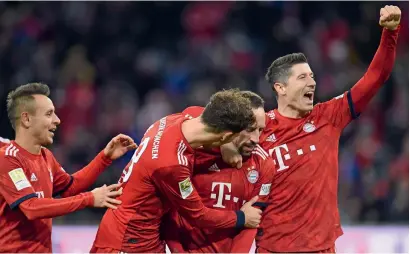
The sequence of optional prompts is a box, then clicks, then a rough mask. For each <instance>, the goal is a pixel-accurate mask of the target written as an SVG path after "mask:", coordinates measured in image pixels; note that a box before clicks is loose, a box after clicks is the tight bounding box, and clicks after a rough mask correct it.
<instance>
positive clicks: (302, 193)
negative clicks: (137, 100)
mask: <svg viewBox="0 0 410 254" xmlns="http://www.w3.org/2000/svg"><path fill="white" fill-rule="evenodd" d="M400 18H401V12H400V9H399V8H398V7H396V6H390V5H389V6H385V7H383V8H381V10H380V18H379V25H380V26H382V32H381V40H380V45H379V47H378V49H377V51H376V53H375V56H374V58H373V60H372V62H371V63H370V65H369V68H368V70H367V71H366V73H365V74H364V75H363V77H362V78H361V79H360V80H359V81H358V82H357V83H356V84H355V85H354V86H353V87H352V88H351V89H349V90H348V91H346V92H345V93H343V94H341V95H340V96H337V97H335V98H333V99H331V100H329V101H326V102H323V103H318V104H316V105H314V103H313V98H314V93H315V90H316V82H315V79H314V74H313V71H312V70H311V69H310V66H309V64H308V61H307V59H306V57H305V56H304V54H302V53H294V54H289V55H285V56H282V57H279V58H278V59H276V60H275V61H273V63H272V65H271V66H270V67H269V68H268V72H267V74H266V79H267V81H268V82H269V84H270V85H271V87H272V89H273V91H274V92H275V94H276V97H277V101H278V108H277V109H274V110H271V111H269V112H268V113H265V111H264V102H263V100H262V99H261V97H260V96H258V95H257V94H255V93H253V92H249V91H240V90H238V89H230V90H224V91H220V92H217V93H216V94H214V95H213V96H212V97H211V98H210V101H209V103H208V104H207V105H206V106H205V107H204V108H202V107H190V108H187V109H186V110H185V111H184V112H181V113H177V114H173V115H168V116H165V117H164V118H162V119H160V120H158V121H157V122H155V123H154V124H153V125H151V126H150V127H149V128H148V130H147V131H146V133H145V135H144V137H143V138H142V140H141V142H140V145H139V147H138V148H137V149H136V150H135V153H134V155H133V157H132V159H131V161H130V162H129V163H128V165H127V166H126V167H125V169H124V171H123V173H122V175H121V177H120V179H119V183H118V184H114V185H111V186H109V187H107V186H103V187H101V188H97V189H95V190H93V191H92V192H84V190H86V189H87V188H88V187H89V186H90V185H91V184H92V183H93V182H94V181H95V179H96V178H97V177H98V175H99V174H100V173H101V172H102V170H103V169H104V168H105V167H107V166H108V165H109V164H110V163H111V161H112V160H114V159H117V158H119V157H120V156H122V155H123V154H124V153H125V152H126V151H128V150H131V149H135V147H136V145H135V144H134V143H133V140H132V139H130V138H129V137H127V136H124V135H119V136H117V137H115V138H114V139H113V140H112V141H111V142H110V143H109V144H108V145H107V146H106V148H104V150H103V151H101V152H100V153H99V154H98V155H97V157H96V158H95V159H94V160H93V161H92V162H91V163H90V164H89V165H88V166H86V167H84V168H83V169H82V170H80V171H78V172H77V173H75V174H73V175H69V174H67V173H66V172H65V171H64V170H63V169H62V167H61V165H59V164H58V162H57V161H56V159H55V158H54V156H53V155H52V154H51V152H50V151H49V150H47V149H45V148H44V147H43V146H45V145H50V144H52V142H53V136H54V131H55V129H56V127H57V126H58V125H59V124H60V119H59V118H58V117H57V116H56V114H55V112H54V106H53V104H52V102H51V100H50V99H49V98H48V95H49V90H48V87H46V86H44V85H42V84H37V83H34V84H28V85H26V86H23V87H20V88H18V89H16V91H13V92H12V93H10V95H9V98H8V105H7V106H8V108H7V109H8V114H9V118H10V121H11V124H12V125H13V128H14V129H15V130H16V138H15V140H13V141H11V142H10V143H7V144H6V145H4V146H3V147H2V148H0V165H1V167H0V183H1V184H0V251H1V252H51V251H52V249H51V218H52V217H55V216H60V215H64V214H67V213H69V212H72V211H76V210H79V209H82V208H84V207H86V206H95V207H109V208H112V209H107V211H106V213H105V215H104V217H103V219H102V221H101V223H100V225H99V229H98V232H97V235H96V239H95V241H94V244H93V246H92V249H91V252H105V253H107V252H154V253H163V252H165V249H166V244H167V245H168V246H169V249H170V250H171V252H224V253H228V252H249V251H250V248H251V245H252V243H253V241H254V240H256V247H257V249H256V251H257V252H266V253H275V252H316V253H318V252H327V253H329V252H330V253H332V252H333V253H334V252H335V241H336V239H337V238H338V237H339V236H341V235H342V229H341V225H340V218H339V212H338V207H337V181H338V143H339V142H338V141H339V138H340V135H341V133H342V131H343V129H344V128H345V127H346V126H347V125H348V124H349V123H350V122H351V121H352V120H354V119H355V118H357V117H358V116H359V115H360V113H362V112H363V111H364V110H365V108H366V106H367V104H368V103H369V101H370V100H371V99H372V98H373V97H374V96H375V94H376V93H377V92H378V90H379V89H380V88H381V87H382V85H383V84H384V83H385V82H386V80H387V79H388V78H389V76H390V73H391V71H392V69H393V65H394V61H395V57H396V44H397V39H398V35H399V31H400ZM29 179H30V180H29ZM120 186H121V187H122V189H118V187H120ZM55 195H60V196H62V197H63V198H61V199H54V198H53V196H55ZM117 196H118V197H117ZM116 197H117V198H116ZM262 211H263V212H262Z"/></svg>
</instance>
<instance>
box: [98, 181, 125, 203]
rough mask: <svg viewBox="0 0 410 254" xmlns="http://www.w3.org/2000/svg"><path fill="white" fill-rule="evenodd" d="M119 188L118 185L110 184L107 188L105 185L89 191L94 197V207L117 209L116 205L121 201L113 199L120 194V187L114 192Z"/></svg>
mask: <svg viewBox="0 0 410 254" xmlns="http://www.w3.org/2000/svg"><path fill="white" fill-rule="evenodd" d="M120 186H121V184H120V183H117V184H111V185H110V186H108V187H107V185H106V184H104V185H103V186H101V187H100V188H95V189H94V190H92V191H91V193H92V194H93V196H94V207H108V208H112V209H117V206H116V205H120V204H121V203H122V202H121V200H117V199H115V198H116V197H118V196H119V195H121V194H122V187H121V188H120V189H119V190H116V189H117V188H119V187H120Z"/></svg>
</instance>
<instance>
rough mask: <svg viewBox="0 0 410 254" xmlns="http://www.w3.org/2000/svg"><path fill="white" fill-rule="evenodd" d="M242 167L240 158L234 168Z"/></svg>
mask: <svg viewBox="0 0 410 254" xmlns="http://www.w3.org/2000/svg"><path fill="white" fill-rule="evenodd" d="M241 167H242V160H239V161H238V162H237V163H236V168H237V169H240V168H241Z"/></svg>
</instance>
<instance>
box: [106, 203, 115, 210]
mask: <svg viewBox="0 0 410 254" xmlns="http://www.w3.org/2000/svg"><path fill="white" fill-rule="evenodd" d="M103 206H104V207H108V208H111V209H114V210H116V209H117V207H116V206H115V205H112V204H110V203H107V202H104V204H103Z"/></svg>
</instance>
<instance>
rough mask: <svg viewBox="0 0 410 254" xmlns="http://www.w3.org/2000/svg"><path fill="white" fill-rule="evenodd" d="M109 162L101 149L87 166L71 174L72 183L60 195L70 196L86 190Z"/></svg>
mask: <svg viewBox="0 0 410 254" xmlns="http://www.w3.org/2000/svg"><path fill="white" fill-rule="evenodd" d="M111 163H112V161H111V160H110V159H108V158H107V157H106V156H105V155H104V152H103V151H101V152H100V153H99V154H98V155H97V156H96V157H95V158H94V159H93V160H92V161H91V162H90V163H89V164H88V165H87V166H85V167H84V168H82V169H81V170H79V171H78V172H76V173H74V174H73V175H72V177H73V183H72V184H71V185H70V187H69V188H68V189H67V190H66V191H64V192H63V193H62V195H61V196H62V197H70V196H74V195H77V194H78V193H81V192H83V191H85V190H87V189H88V188H89V187H90V186H91V185H92V184H93V183H94V182H95V181H96V180H97V178H98V176H99V175H100V174H101V173H102V172H103V171H104V169H105V168H106V167H107V166H109V165H110V164H111Z"/></svg>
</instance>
